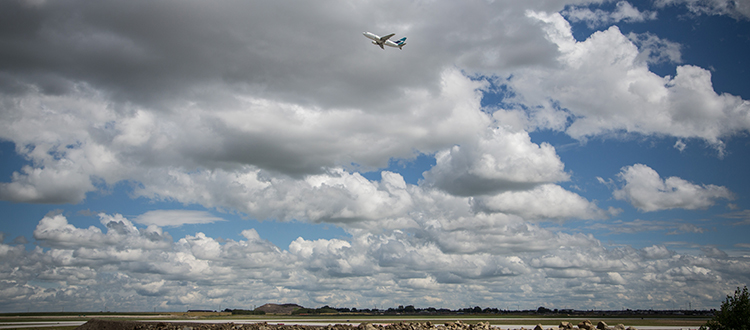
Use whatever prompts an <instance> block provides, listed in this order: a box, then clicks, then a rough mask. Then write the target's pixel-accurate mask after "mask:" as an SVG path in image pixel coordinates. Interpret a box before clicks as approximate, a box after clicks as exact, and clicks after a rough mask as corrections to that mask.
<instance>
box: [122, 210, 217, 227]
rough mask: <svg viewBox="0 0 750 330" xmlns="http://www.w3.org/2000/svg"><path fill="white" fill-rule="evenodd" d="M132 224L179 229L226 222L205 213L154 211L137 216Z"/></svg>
mask: <svg viewBox="0 0 750 330" xmlns="http://www.w3.org/2000/svg"><path fill="white" fill-rule="evenodd" d="M133 221H134V222H136V223H140V224H143V225H147V226H148V225H156V226H159V227H179V226H182V225H185V224H199V223H213V222H216V221H226V220H224V219H222V218H219V217H215V216H213V215H211V214H210V213H208V212H206V211H190V210H155V211H148V212H146V213H144V214H141V215H139V216H138V217H136V218H135V219H133Z"/></svg>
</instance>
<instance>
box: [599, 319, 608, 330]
mask: <svg viewBox="0 0 750 330" xmlns="http://www.w3.org/2000/svg"><path fill="white" fill-rule="evenodd" d="M596 328H597V329H599V330H607V323H604V321H599V323H597V324H596Z"/></svg>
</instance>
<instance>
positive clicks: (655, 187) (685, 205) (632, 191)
mask: <svg viewBox="0 0 750 330" xmlns="http://www.w3.org/2000/svg"><path fill="white" fill-rule="evenodd" d="M617 176H618V177H619V178H620V180H622V181H624V182H625V184H624V185H623V186H622V188H620V189H615V191H614V192H613V193H612V194H613V196H614V197H615V198H616V199H619V200H626V201H628V202H630V204H632V205H633V207H636V208H638V209H639V210H641V211H644V212H651V211H660V210H668V209H674V208H682V209H688V210H696V209H705V208H708V207H710V206H713V205H714V204H715V203H716V200H717V199H720V198H721V199H733V198H734V195H733V194H732V192H731V191H729V189H727V188H725V187H721V186H716V185H712V184H708V185H706V184H704V185H697V184H693V183H690V182H688V181H685V180H683V179H681V178H678V177H669V178H666V179H662V178H661V177H660V176H659V173H657V172H656V171H654V170H653V169H652V168H650V167H648V166H646V165H643V164H635V165H632V166H626V167H623V168H622V171H621V172H620V173H619V174H617Z"/></svg>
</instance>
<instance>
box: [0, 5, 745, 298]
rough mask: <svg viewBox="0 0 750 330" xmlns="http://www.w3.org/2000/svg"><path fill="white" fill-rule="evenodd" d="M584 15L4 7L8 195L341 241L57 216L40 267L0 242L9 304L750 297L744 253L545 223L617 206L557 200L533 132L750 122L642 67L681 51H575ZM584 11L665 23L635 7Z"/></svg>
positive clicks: (700, 135)
mask: <svg viewBox="0 0 750 330" xmlns="http://www.w3.org/2000/svg"><path fill="white" fill-rule="evenodd" d="M586 3H588V2H586ZM576 4H577V2H576V1H526V2H517V1H506V2H504V1H495V2H489V3H488V2H471V3H460V4H459V3H451V2H436V3H425V2H408V3H407V2H399V1H389V2H376V3H375V2H367V1H363V2H358V3H356V4H347V5H342V3H341V2H338V1H322V2H315V3H312V2H304V1H297V2H293V3H291V4H290V3H287V4H285V5H279V4H278V3H275V2H257V1H250V2H234V1H218V2H212V3H211V4H207V3H204V2H201V1H162V2H151V1H128V2H121V1H97V2H90V1H65V2H54V1H31V2H30V1H5V2H2V3H0V15H2V19H0V31H2V34H0V43H2V45H3V50H4V51H3V52H2V54H0V86H1V87H2V88H0V105H1V106H2V111H0V139H3V140H4V141H11V142H13V143H14V144H15V151H16V153H17V154H18V155H20V156H21V157H23V158H24V159H25V160H27V161H28V164H27V165H25V166H23V167H22V168H20V169H19V170H17V171H16V172H14V173H13V174H12V176H11V177H10V178H9V179H8V180H9V181H7V182H2V183H0V199H2V200H4V201H11V202H18V203H83V202H85V201H86V200H87V197H88V196H90V195H91V194H92V193H94V192H98V191H104V190H107V189H110V188H112V187H114V186H115V185H117V184H122V183H129V184H131V187H132V190H130V191H129V192H130V193H131V194H132V196H133V197H136V198H138V197H144V198H146V199H149V200H152V201H157V202H158V201H170V202H178V203H182V204H186V205H200V206H202V207H205V208H207V209H217V210H229V211H230V212H237V213H240V214H242V215H243V216H247V217H250V218H254V219H259V220H271V221H293V220H296V221H305V222H311V223H328V224H334V225H336V226H340V227H341V228H343V229H344V230H345V231H346V232H347V234H349V235H350V237H347V238H346V239H320V240H308V239H305V238H304V237H300V238H298V239H296V240H295V241H293V242H292V243H291V244H290V245H289V246H288V247H277V246H274V245H273V244H271V243H270V242H269V241H267V240H265V239H264V238H262V237H261V236H260V235H259V234H258V232H257V231H255V230H254V229H252V228H244V227H243V228H239V230H238V232H239V233H240V234H239V236H237V237H235V238H227V239H219V238H213V237H210V236H209V235H206V234H205V233H202V232H196V233H194V234H193V235H189V234H188V235H185V236H184V237H172V236H171V235H170V234H169V233H168V232H167V231H166V230H165V229H164V228H165V227H176V226H180V225H184V224H200V223H211V222H215V221H219V220H220V219H218V218H216V217H214V216H211V215H210V214H209V213H207V212H203V211H197V212H196V211H179V210H157V211H152V212H148V213H145V214H142V215H140V216H138V217H135V218H133V219H132V220H130V219H128V218H126V217H124V216H122V215H120V214H112V213H110V212H102V213H100V214H99V215H98V217H99V219H100V225H99V226H93V225H92V226H89V227H87V228H79V227H77V226H75V225H73V224H71V223H70V222H69V220H68V218H66V217H65V216H64V215H49V216H46V217H44V218H42V219H41V220H39V219H34V220H33V221H38V224H37V226H36V229H35V230H34V232H33V238H34V239H35V240H36V241H35V243H36V244H37V246H36V247H35V248H33V249H30V250H27V249H26V248H25V247H24V246H21V245H14V244H13V243H11V244H5V243H2V242H0V260H2V262H1V263H0V297H2V298H3V299H0V301H2V302H0V309H2V310H24V309H26V308H27V307H28V306H35V307H36V308H40V309H46V310H53V309H54V308H55V306H58V305H59V304H60V303H65V304H66V306H67V305H68V304H71V307H73V306H75V308H76V309H80V310H101V309H102V307H101V306H103V305H105V304H106V305H108V306H118V308H120V309H123V310H128V309H143V308H144V307H143V306H149V307H148V308H147V309H149V310H150V309H151V306H154V307H158V308H160V309H171V310H174V309H184V308H185V307H187V306H189V307H191V308H198V307H199V306H200V307H205V308H212V309H213V308H216V307H217V305H222V306H232V307H235V308H243V307H244V308H248V307H249V306H251V305H254V304H261V303H265V302H268V301H282V300H283V301H284V302H297V303H300V304H302V305H322V304H328V305H338V306H356V307H363V308H369V307H372V306H371V305H370V304H371V303H372V301H379V302H381V303H380V304H385V305H389V304H390V305H398V304H402V303H403V301H404V300H407V299H408V300H409V303H411V304H415V305H420V306H430V305H432V306H440V307H457V306H466V305H468V304H475V305H494V304H496V303H497V302H498V301H518V302H520V303H522V304H528V305H530V306H526V307H537V306H536V305H538V304H539V302H540V301H542V300H543V301H544V302H545V304H546V306H547V307H552V308H556V307H560V308H564V307H569V304H570V302H571V301H575V302H576V303H577V304H578V306H580V307H582V308H598V309H604V308H609V309H620V308H622V307H623V306H632V307H634V308H637V307H643V306H647V307H650V308H664V307H672V305H671V304H672V302H673V301H702V302H705V305H704V306H700V305H698V304H695V307H697V308H702V307H706V308H708V307H713V306H715V305H716V303H717V302H718V301H720V300H721V299H722V298H723V294H721V292H725V291H727V290H731V289H733V288H734V287H735V286H737V285H740V284H741V283H747V282H748V275H747V274H750V263H748V261H747V259H746V258H743V257H737V256H733V255H730V254H727V253H725V252H723V251H721V250H718V249H715V248H712V247H697V248H696V247H693V248H692V250H690V252H692V253H688V254H686V253H683V252H682V251H679V252H678V251H676V250H670V249H669V248H668V247H666V246H663V245H655V246H649V247H644V248H640V249H638V248H632V247H605V246H603V244H602V243H601V242H600V241H599V240H598V239H596V238H595V237H593V235H591V234H586V233H582V232H579V231H577V230H560V229H559V228H549V223H550V222H562V221H566V220H568V219H578V220H581V219H583V220H589V221H607V220H609V217H611V216H614V215H616V214H618V213H619V210H616V209H608V210H604V209H602V208H600V207H599V206H598V205H597V202H596V201H593V200H589V199H587V198H585V197H584V196H581V195H580V194H578V193H576V192H573V191H570V190H568V189H566V188H564V187H563V186H562V185H561V184H562V183H563V182H567V181H569V180H571V173H570V172H569V171H566V169H565V164H564V163H563V162H562V161H561V158H560V157H559V155H558V154H557V150H556V148H555V147H554V146H552V145H551V144H549V143H544V142H541V143H537V142H534V141H532V139H531V137H530V135H529V132H532V131H535V130H545V129H549V130H552V131H556V132H562V133H564V134H567V135H568V136H570V137H572V138H573V139H576V140H579V141H585V140H587V139H590V138H592V137H601V138H605V139H606V138H610V137H611V136H615V135H617V134H619V133H625V134H640V135H644V136H669V137H676V138H680V139H686V140H687V139H690V138H693V139H699V140H703V141H705V142H707V143H708V144H710V145H712V146H713V147H715V148H716V150H719V152H722V150H723V149H722V148H723V147H722V146H723V141H724V139H726V138H728V137H731V136H733V135H736V134H743V133H745V132H747V131H748V130H749V129H750V116H749V115H748V111H750V103H748V101H746V100H743V99H742V98H740V97H738V96H734V95H730V94H719V93H717V92H715V91H714V89H713V86H712V83H711V74H710V72H709V71H708V70H706V69H704V68H700V67H696V66H692V65H681V66H679V67H677V70H676V74H675V76H674V77H671V76H666V77H661V76H658V75H656V74H654V73H653V72H651V71H649V65H650V64H653V63H659V62H663V61H671V62H679V61H680V56H679V47H678V46H677V45H675V44H674V43H670V42H669V41H665V40H662V39H659V38H658V37H657V36H650V35H628V36H626V35H623V33H622V32H621V31H620V30H619V29H618V28H617V27H615V26H612V27H609V28H607V29H605V30H603V31H599V32H596V33H594V34H593V35H592V36H590V37H589V38H588V39H586V40H584V41H576V40H575V39H574V38H573V37H572V31H571V27H570V25H569V23H568V21H566V19H565V17H564V16H563V15H561V14H559V12H560V11H562V10H563V9H564V8H566V5H576ZM584 4H585V3H584ZM664 4H665V5H666V4H667V3H666V2H665V3H664ZM394 12H397V13H399V14H398V15H393V13H394ZM572 13H573V11H571V14H570V15H572V16H569V17H578V16H575V15H578V14H581V15H583V16H582V17H583V18H581V19H591V20H593V21H596V22H598V23H597V24H611V23H612V22H616V21H638V20H646V19H652V18H653V13H651V12H646V11H640V10H638V9H636V8H635V7H633V6H632V5H630V4H629V3H627V2H620V3H619V4H618V5H617V9H616V11H615V12H613V13H599V12H591V14H589V13H587V12H583V11H577V12H575V13H577V14H575V15H574V14H572ZM584 14H585V15H584ZM591 15H594V16H593V18H589V16H591ZM467 17H470V18H471V19H470V20H467V19H466V18H467ZM571 19H572V18H571ZM364 29H372V30H373V32H375V31H376V30H377V31H399V33H401V34H407V35H408V36H409V40H410V41H409V45H408V46H407V47H408V49H404V50H403V51H397V50H395V51H391V52H382V51H380V50H379V49H374V47H373V46H372V45H371V44H369V43H368V42H367V40H365V39H364V38H363V37H362V36H361V34H360V33H361V31H362V30H364ZM412 40H414V41H412ZM491 85H497V86H504V87H505V88H506V89H507V90H509V91H511V92H512V93H509V97H508V98H507V99H506V100H504V104H508V105H512V106H508V107H502V108H500V107H496V106H486V107H483V106H482V98H483V93H484V92H486V91H487V90H488V89H489V88H490V86H491ZM683 148H684V146H683ZM419 154H427V155H434V157H435V158H436V165H435V166H434V167H432V168H431V169H429V170H427V171H426V172H425V173H424V174H423V177H424V179H423V180H422V181H420V182H419V184H409V183H407V182H406V181H405V180H404V178H403V177H402V176H401V175H400V174H398V173H393V172H390V171H381V173H380V174H381V179H380V180H370V179H367V178H366V177H365V176H363V175H362V174H361V173H363V172H367V171H371V170H380V169H382V168H386V167H387V166H388V164H389V161H391V160H394V159H395V160H399V159H400V160H409V159H413V158H415V157H416V156H417V155H419ZM618 177H619V178H620V179H621V180H622V181H623V182H624V185H623V186H622V188H617V189H616V190H615V191H614V196H615V198H618V199H622V200H626V201H628V202H630V203H631V204H632V205H633V206H634V207H635V208H638V209H640V210H642V211H659V210H666V209H672V208H683V209H696V208H697V209H701V208H706V207H710V206H712V205H714V204H715V203H716V201H717V200H720V199H729V198H730V197H731V196H732V194H731V192H730V191H729V190H728V189H727V188H725V187H721V186H716V185H711V184H705V185H699V184H695V183H691V182H689V181H687V180H684V179H680V178H674V177H671V178H667V179H662V178H661V177H660V176H659V175H658V174H657V173H656V172H655V171H654V170H652V169H651V168H649V167H648V166H646V165H641V164H636V165H633V166H629V167H625V168H623V169H622V172H621V173H620V174H619V175H618ZM623 227H627V226H623ZM665 227H669V226H662V228H665ZM669 228H672V227H669ZM673 229H675V228H673ZM675 230H676V231H678V232H693V233H695V232H699V231H700V228H697V227H696V228H691V227H689V226H684V227H678V228H676V229H675ZM23 241H24V240H21V239H19V240H18V241H17V242H18V243H19V244H20V243H22V242H23ZM3 242H4V241H3ZM688 284H689V285H688ZM649 292H660V293H661V294H660V295H659V296H652V295H649V294H648V293H649ZM540 297H542V298H540ZM612 297H618V299H616V300H615V299H612Z"/></svg>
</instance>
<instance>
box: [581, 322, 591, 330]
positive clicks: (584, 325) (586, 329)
mask: <svg viewBox="0 0 750 330" xmlns="http://www.w3.org/2000/svg"><path fill="white" fill-rule="evenodd" d="M593 327H594V326H593V325H592V324H591V321H589V320H585V321H581V322H579V323H578V329H582V330H591V329H592V328H593Z"/></svg>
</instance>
